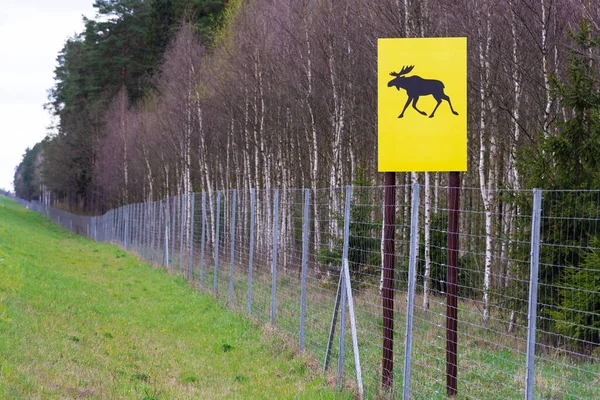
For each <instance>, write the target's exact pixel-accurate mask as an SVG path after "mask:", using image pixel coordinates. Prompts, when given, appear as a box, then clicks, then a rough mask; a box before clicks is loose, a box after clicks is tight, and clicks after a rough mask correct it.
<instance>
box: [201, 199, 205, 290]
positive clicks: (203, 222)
mask: <svg viewBox="0 0 600 400" xmlns="http://www.w3.org/2000/svg"><path fill="white" fill-rule="evenodd" d="M200 229H201V230H200V286H202V285H204V247H205V246H206V245H205V243H206V192H205V191H204V190H203V191H202V225H201V227H200Z"/></svg>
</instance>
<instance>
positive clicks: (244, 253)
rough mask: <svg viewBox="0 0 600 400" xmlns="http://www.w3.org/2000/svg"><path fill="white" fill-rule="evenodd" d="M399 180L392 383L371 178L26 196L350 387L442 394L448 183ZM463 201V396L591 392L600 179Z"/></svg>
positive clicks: (597, 312)
mask: <svg viewBox="0 0 600 400" xmlns="http://www.w3.org/2000/svg"><path fill="white" fill-rule="evenodd" d="M395 189H396V190H395V204H394V205H393V206H391V207H393V210H392V211H393V214H394V225H393V232H394V240H393V245H394V249H395V250H394V264H393V266H394V268H393V271H394V272H393V291H392V293H393V298H392V299H391V303H390V304H393V312H394V318H393V325H392V326H393V349H390V350H391V356H388V357H391V358H392V359H393V368H392V370H391V372H392V385H391V387H388V386H386V385H385V384H383V385H382V368H383V364H384V363H383V359H382V357H383V334H382V332H383V329H384V328H383V327H384V317H383V315H384V314H383V306H382V284H383V273H382V270H383V268H382V264H383V261H384V248H383V245H382V244H383V235H384V211H385V206H384V196H383V192H384V190H383V188H382V187H363V186H355V187H350V186H348V187H345V188H333V189H320V190H308V189H293V190H255V189H251V190H231V191H214V192H210V193H207V192H202V193H192V194H189V195H182V196H175V197H171V198H168V199H164V200H162V201H156V202H152V203H143V204H131V205H127V206H123V207H121V208H118V209H115V210H111V211H109V212H107V213H106V214H105V215H103V216H99V217H82V216H76V215H73V214H69V213H66V212H63V211H60V210H57V209H54V208H51V207H48V206H45V205H42V204H39V203H28V202H25V201H22V203H23V204H24V205H26V206H27V207H29V208H32V209H34V210H36V211H38V212H40V213H42V214H44V215H45V216H46V217H48V218H50V219H52V220H53V221H55V222H56V223H58V224H60V225H62V226H63V227H65V228H67V229H69V230H71V231H73V232H75V233H78V234H82V235H86V236H88V237H90V238H92V239H94V240H98V241H105V242H112V243H117V244H119V245H121V246H123V247H124V248H125V249H127V250H130V251H133V252H135V253H137V254H139V255H140V257H142V258H143V259H144V260H145V261H147V262H148V263H150V264H152V265H155V266H159V267H162V268H164V269H166V270H167V271H168V272H169V273H174V274H181V275H182V276H184V277H185V278H186V279H188V280H189V281H190V282H192V283H193V285H195V286H197V287H198V288H200V289H201V290H203V291H206V292H209V293H212V294H214V295H215V296H216V297H218V298H220V299H223V301H225V302H226V303H227V304H228V305H229V306H231V307H234V308H237V309H239V310H242V311H243V312H245V313H247V314H249V315H250V316H251V317H252V318H254V319H255V320H257V321H259V322H260V323H263V324H265V325H269V326H271V327H273V328H274V329H277V330H278V331H280V332H282V333H283V334H284V335H286V336H287V337H288V339H289V341H290V343H292V344H293V345H294V346H297V348H298V349H299V351H301V352H303V353H305V354H307V356H308V357H310V358H312V359H314V360H316V361H318V362H319V365H320V369H321V370H322V371H323V372H324V373H326V374H328V375H329V376H330V377H331V378H332V379H334V380H335V381H336V382H337V383H338V385H340V386H342V385H343V386H345V387H349V388H351V389H353V390H354V391H355V392H356V393H357V394H358V395H359V396H361V397H365V398H381V397H384V398H386V397H391V398H400V397H403V398H415V399H434V398H446V397H447V393H448V391H449V388H448V386H447V385H448V384H447V382H448V381H447V371H448V367H449V365H448V360H449V359H450V358H448V355H447V350H448V337H449V336H448V332H449V331H448V326H449V325H448V318H447V312H448V304H447V296H448V293H447V292H448V290H447V289H448V283H447V278H446V276H447V270H448V214H449V212H450V211H451V210H449V207H448V195H449V188H447V187H435V188H433V187H432V188H427V190H424V189H423V188H422V187H420V186H419V185H414V186H397V187H395ZM459 215H460V218H459V234H458V242H459V253H458V260H457V266H458V287H457V296H458V314H457V319H456V325H457V332H456V338H457V339H456V340H457V343H456V344H457V357H456V359H457V364H456V365H453V367H455V368H456V371H457V372H456V375H457V384H458V385H457V390H458V394H459V395H460V396H461V398H462V397H466V398H506V399H511V398H523V397H525V398H572V399H591V398H600V252H599V251H598V250H599V248H600V231H599V229H598V225H599V223H600V191H552V192H549V191H544V192H542V191H539V190H534V191H508V190H498V191H493V192H486V193H484V195H482V192H481V190H480V189H472V188H463V189H460V210H459ZM411 238H412V240H411ZM450 337H452V336H450ZM388 361H392V360H388Z"/></svg>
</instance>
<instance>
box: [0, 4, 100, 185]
mask: <svg viewBox="0 0 600 400" xmlns="http://www.w3.org/2000/svg"><path fill="white" fill-rule="evenodd" d="M93 4H94V0H0V188H4V189H9V190H11V191H12V190H13V185H12V183H13V176H14V170H15V167H16V166H17V165H18V164H19V162H20V161H21V158H22V156H23V153H24V152H25V149H26V148H27V147H33V146H34V145H35V144H36V143H37V142H39V141H41V140H42V139H43V138H44V137H45V136H46V133H47V128H48V127H49V126H50V125H51V124H52V119H51V117H50V114H49V113H48V112H47V111H45V110H44V108H43V107H44V103H47V102H48V93H47V92H48V89H50V88H52V86H53V85H54V79H53V78H54V68H55V66H56V56H57V54H58V52H59V51H60V50H61V49H62V47H63V45H64V43H65V41H66V40H67V39H68V38H69V37H72V36H74V35H75V34H76V33H80V32H81V31H82V30H83V22H82V15H85V16H87V17H88V18H93V17H94V15H95V9H94V8H93V7H92V5H93Z"/></svg>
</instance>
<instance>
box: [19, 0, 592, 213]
mask: <svg viewBox="0 0 600 400" xmlns="http://www.w3.org/2000/svg"><path fill="white" fill-rule="evenodd" d="M365 3H368V4H365ZM371 3H375V4H371ZM226 4H227V2H222V1H218V0H174V1H168V0H151V1H142V0H97V1H96V3H95V5H94V6H95V7H96V8H97V10H98V14H97V19H96V20H93V19H90V20H85V31H84V32H82V33H80V34H78V35H77V36H75V37H73V38H71V39H69V40H68V41H67V42H66V43H65V46H64V48H63V50H62V51H61V52H60V54H58V56H57V67H56V70H55V82H56V83H55V86H54V87H53V88H51V90H50V95H49V103H48V104H47V107H48V110H49V112H51V113H53V114H54V115H55V116H56V122H57V123H56V127H55V128H54V129H52V130H50V131H49V133H48V136H47V138H46V139H45V140H44V141H43V142H42V143H40V144H39V145H36V146H35V147H34V148H32V149H28V151H27V152H26V154H25V155H24V157H23V162H22V163H21V165H20V166H19V167H18V168H17V170H16V173H15V190H16V191H17V194H18V195H19V196H21V197H23V198H25V199H28V200H30V199H41V198H42V197H43V196H46V198H48V199H50V198H51V199H52V201H53V203H55V204H56V203H58V204H62V205H63V206H64V207H66V208H68V209H70V210H73V211H76V212H85V213H100V212H105V211H106V210H108V209H110V208H113V207H115V206H120V205H122V204H128V203H131V202H136V201H151V200H155V199H162V198H165V197H167V196H170V195H174V194H179V193H190V192H191V191H199V190H207V191H209V192H211V191H212V190H215V189H216V188H218V189H230V188H239V189H243V188H245V189H247V188H259V189H260V188H274V187H278V188H313V189H316V188H325V187H339V186H342V185H345V184H349V183H351V182H353V181H355V180H356V179H357V178H365V179H366V180H367V181H369V182H371V183H372V184H381V183H382V174H379V173H377V165H376V154H377V100H376V98H377V97H376V96H377V93H376V92H377V90H376V78H377V77H376V65H377V39H378V38H381V37H441V36H443V37H454V36H463V37H467V39H468V91H469V93H468V94H469V96H468V98H469V105H468V109H469V115H468V158H469V160H468V166H469V169H468V172H467V173H465V174H463V177H462V184H463V186H466V187H477V188H480V189H481V195H482V197H483V199H484V201H487V202H493V201H492V200H493V199H487V197H489V196H492V193H493V192H494V189H495V188H513V189H519V188H532V187H541V188H545V189H552V188H554V189H557V188H560V189H569V188H597V187H598V174H597V172H596V170H597V168H596V160H597V159H598V157H597V149H598V146H599V145H598V126H599V125H598V124H599V121H598V118H599V117H598V108H599V105H600V94H599V87H598V86H599V85H598V81H599V77H598V69H597V65H598V57H599V54H600V50H599V47H600V43H599V39H598V31H599V24H600V7H599V6H598V4H597V3H596V2H592V4H584V3H582V2H581V1H580V0H524V1H516V0H514V1H512V0H510V1H509V0H503V1H461V2H455V1H449V0H427V1H411V0H403V1H396V0H385V1H378V2H363V1H359V0H327V1H310V0H303V1H291V0H289V1H288V0H279V1H269V0H253V1H239V0H237V1H230V2H229V3H228V4H227V5H226ZM582 96H583V98H582ZM550 165H552V166H553V167H554V168H548V166H550ZM430 175H431V176H430ZM444 180H445V176H443V175H442V174H437V173H429V174H423V173H419V174H416V173H413V174H402V175H401V176H400V182H411V181H420V182H422V183H425V185H426V186H428V187H429V186H430V185H431V186H434V185H435V186H437V185H441V184H444Z"/></svg>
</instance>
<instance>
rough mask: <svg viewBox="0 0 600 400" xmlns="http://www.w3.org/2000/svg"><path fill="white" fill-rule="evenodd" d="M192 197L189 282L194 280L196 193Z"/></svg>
mask: <svg viewBox="0 0 600 400" xmlns="http://www.w3.org/2000/svg"><path fill="white" fill-rule="evenodd" d="M191 196H192V209H191V210H190V212H191V215H190V262H189V264H188V280H189V281H190V282H191V281H192V279H194V211H195V208H196V193H193V192H192V194H191Z"/></svg>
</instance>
